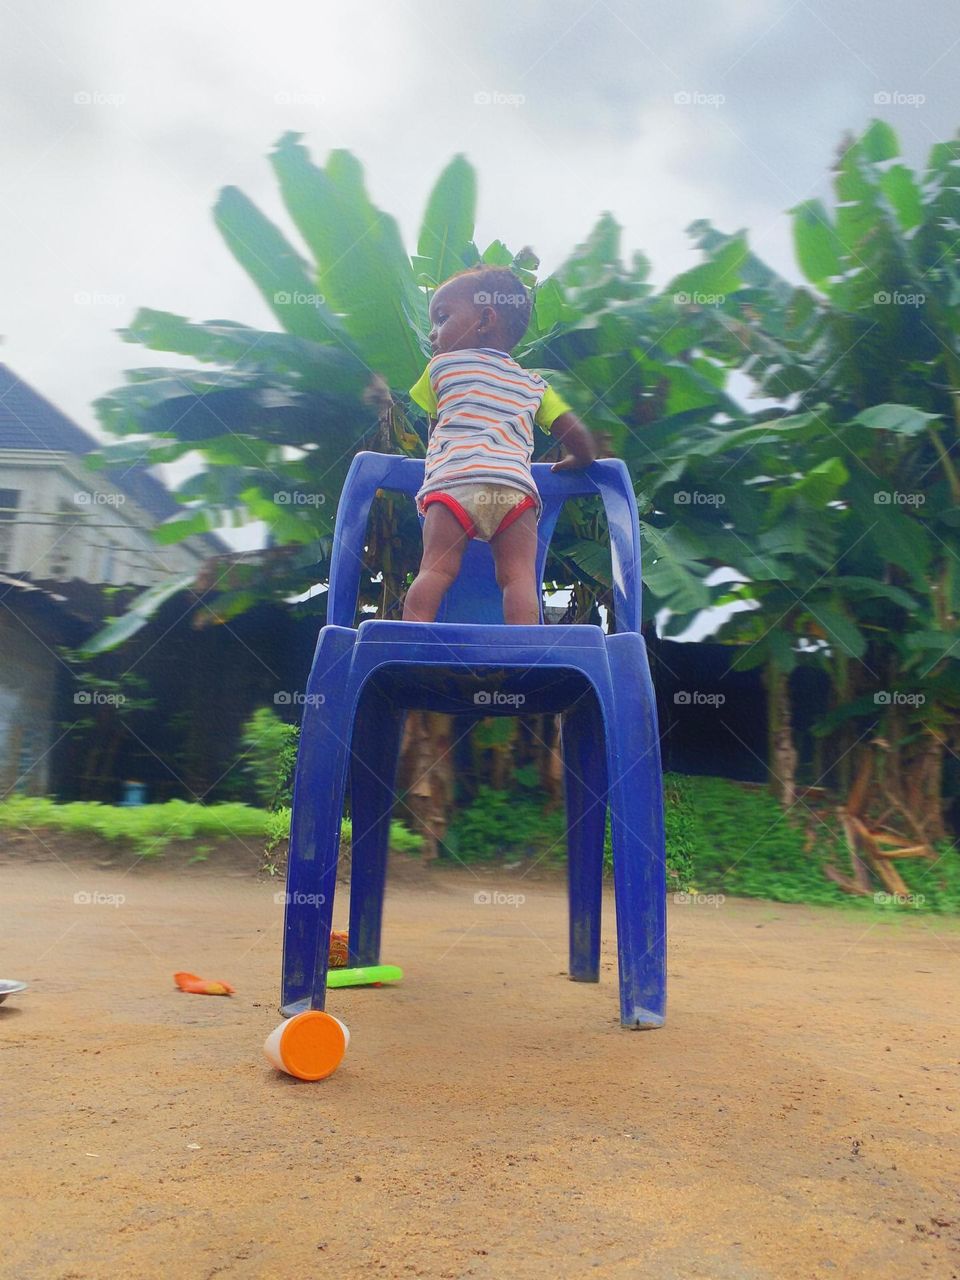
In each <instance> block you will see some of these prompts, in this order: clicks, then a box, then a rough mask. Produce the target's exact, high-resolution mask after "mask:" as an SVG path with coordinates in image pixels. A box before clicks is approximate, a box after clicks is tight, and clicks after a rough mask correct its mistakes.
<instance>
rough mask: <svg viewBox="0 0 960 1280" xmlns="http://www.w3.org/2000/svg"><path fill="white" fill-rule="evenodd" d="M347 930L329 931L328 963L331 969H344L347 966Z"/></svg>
mask: <svg viewBox="0 0 960 1280" xmlns="http://www.w3.org/2000/svg"><path fill="white" fill-rule="evenodd" d="M347 949H348V947H347V931H346V929H344V930H343V931H342V932H341V931H340V930H338V929H333V930H331V932H330V959H329V961H328V964H329V966H330V968H331V969H345V968H346V967H347Z"/></svg>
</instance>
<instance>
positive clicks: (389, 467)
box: [327, 453, 641, 631]
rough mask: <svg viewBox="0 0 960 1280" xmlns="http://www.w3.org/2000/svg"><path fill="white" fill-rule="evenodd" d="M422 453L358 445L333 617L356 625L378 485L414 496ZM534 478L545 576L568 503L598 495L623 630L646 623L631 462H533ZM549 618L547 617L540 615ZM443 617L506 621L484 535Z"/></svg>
mask: <svg viewBox="0 0 960 1280" xmlns="http://www.w3.org/2000/svg"><path fill="white" fill-rule="evenodd" d="M423 466H424V463H423V459H422V458H404V457H400V456H399V455H397V454H390V453H358V454H357V455H356V457H355V458H354V459H353V462H352V464H351V466H350V470H349V471H348V473H347V478H346V481H345V482H344V486H343V491H342V493H341V495H340V503H339V506H338V508H337V522H336V526H335V529H334V535H333V555H332V558H331V568H330V589H329V595H328V598H327V621H328V622H330V623H335V624H337V625H338V626H341V627H352V626H353V624H354V619H355V616H356V611H357V595H358V592H359V588H360V569H361V565H362V562H363V547H364V542H365V539H366V533H367V521H368V518H369V514H370V505H371V503H372V502H373V499H374V496H375V495H376V493H377V490H378V489H389V490H391V491H393V492H398V493H406V494H409V495H410V497H413V496H414V495H415V494H416V493H417V491H418V490H419V488H420V486H421V485H422V484H423ZM533 479H534V483H535V484H536V486H537V489H538V491H539V493H540V499H541V502H542V504H543V511H542V514H541V517H540V524H539V529H538V546H537V575H538V580H539V581H542V580H543V570H544V566H545V564H546V560H547V551H548V550H549V547H550V539H551V538H552V537H553V531H554V529H555V528H556V524H557V518H558V516H559V515H560V511H561V508H562V507H563V504H564V503H565V502H566V501H567V499H569V498H582V497H588V496H590V495H597V496H599V497H600V499H601V501H602V502H603V506H604V510H605V511H606V515H607V525H608V527H609V530H610V558H611V569H612V581H613V592H614V608H615V611H616V617H617V630H618V631H639V630H640V589H641V571H640V530H639V524H638V519H637V503H636V499H635V497H634V493H633V486H632V484H631V483H630V475H629V472H628V471H627V468H626V466H625V465H624V464H623V463H622V462H621V461H620V460H619V459H617V458H605V459H603V460H602V461H600V462H594V463H593V464H592V465H591V466H589V467H587V468H586V469H585V470H584V471H551V469H550V466H549V465H548V464H547V463H542V462H535V463H534V464H533ZM541 620H542V619H541ZM437 621H438V622H474V623H486V624H488V625H497V624H501V623H502V622H503V608H502V601H501V595H500V589H499V588H498V586H497V583H496V578H495V577H494V572H493V555H492V553H491V551H490V547H489V546H488V545H487V544H486V543H484V542H476V541H472V542H470V544H469V545H468V547H467V550H466V553H465V554H464V557H463V564H462V566H461V569H460V574H459V577H458V578H457V581H456V582H455V583H454V585H453V586H452V587H451V589H450V590H449V591H448V592H447V597H446V599H445V601H444V605H443V609H442V612H441V613H440V615H438V618H437Z"/></svg>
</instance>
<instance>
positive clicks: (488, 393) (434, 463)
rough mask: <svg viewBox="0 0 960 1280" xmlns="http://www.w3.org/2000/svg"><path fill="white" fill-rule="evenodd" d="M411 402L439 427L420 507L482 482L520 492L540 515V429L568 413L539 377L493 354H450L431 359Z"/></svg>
mask: <svg viewBox="0 0 960 1280" xmlns="http://www.w3.org/2000/svg"><path fill="white" fill-rule="evenodd" d="M410 395H411V397H412V398H413V399H414V400H415V401H416V403H417V404H418V405H420V407H421V408H422V409H425V410H426V411H427V413H429V414H430V416H431V417H433V418H436V420H437V421H436V426H435V427H434V429H433V432H432V433H431V436H430V443H429V445H428V446H427V461H426V468H425V470H424V478H423V486H422V488H421V489H420V492H419V493H418V494H417V501H418V502H419V501H420V499H421V498H423V497H424V496H425V495H426V494H428V493H438V492H441V491H443V492H445V491H446V490H448V489H450V488H451V487H454V486H456V485H460V484H477V483H478V482H480V483H487V484H504V485H508V486H510V487H512V488H515V489H522V490H523V492H524V493H529V494H530V495H531V496H532V497H533V498H535V499H536V500H537V505H538V508H539V503H540V499H539V495H538V494H537V486H536V485H535V484H534V481H533V473H532V472H531V470H530V458H531V456H532V454H533V427H534V423H536V425H537V426H539V427H542V428H543V429H544V430H545V431H549V429H550V427H551V426H552V425H553V423H554V422H555V420H556V419H557V418H559V417H560V415H561V414H562V413H567V412H568V411H569V408H570V406H569V405H568V404H567V403H566V402H565V401H564V400H562V399H561V397H560V396H558V395H557V393H556V392H555V391H554V390H552V388H551V387H550V386H548V384H547V382H546V381H545V380H544V379H543V378H541V376H540V374H539V373H533V372H532V371H531V370H529V369H523V368H521V367H520V365H518V364H517V362H516V360H514V359H513V358H512V357H511V356H509V355H507V353H506V352H505V351H495V350H493V348H490V347H474V348H470V349H468V350H464V351H446V352H442V353H441V354H440V355H436V356H434V357H433V359H432V360H431V361H430V363H429V364H428V365H427V367H426V369H425V370H424V372H423V374H422V376H421V377H420V379H419V381H418V382H417V383H416V385H415V386H413V387H411V388H410Z"/></svg>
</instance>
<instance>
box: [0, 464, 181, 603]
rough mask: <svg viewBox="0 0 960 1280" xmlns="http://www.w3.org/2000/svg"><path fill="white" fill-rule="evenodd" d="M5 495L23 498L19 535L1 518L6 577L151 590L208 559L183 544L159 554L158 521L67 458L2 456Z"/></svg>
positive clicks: (1, 486) (0, 480) (16, 527)
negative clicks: (10, 491) (8, 491)
mask: <svg viewBox="0 0 960 1280" xmlns="http://www.w3.org/2000/svg"><path fill="white" fill-rule="evenodd" d="M0 489H15V490H18V491H19V494H20V499H19V506H18V509H17V512H16V516H15V518H14V520H13V522H12V525H13V528H12V530H10V529H8V528H5V527H4V526H5V525H7V524H8V523H9V522H8V521H7V520H5V519H4V518H3V516H2V515H0V571H3V572H6V573H11V574H28V575H29V576H30V577H31V578H33V579H35V580H36V579H42V580H47V579H55V580H58V581H63V582H67V581H70V580H71V579H74V578H76V579H80V580H81V581H84V582H91V583H98V584H104V585H112V586H124V585H134V586H145V587H146V586H152V585H153V584H154V583H159V582H163V581H166V580H167V579H168V578H170V577H171V576H172V575H176V574H180V573H186V572H189V571H190V570H191V569H194V568H196V567H197V565H198V564H199V563H200V561H201V560H202V559H203V558H204V553H203V552H202V551H200V552H198V551H197V550H195V549H194V548H193V547H192V546H190V545H187V544H184V543H177V544H175V545H173V546H170V547H161V546H159V545H158V544H157V543H156V542H154V540H153V538H152V537H151V536H150V529H151V528H152V527H153V526H154V525H155V524H156V523H157V522H156V520H155V519H154V518H153V517H152V516H151V515H149V514H148V513H146V512H144V511H142V510H141V509H140V508H139V507H137V505H136V504H135V503H134V502H133V500H132V499H131V498H129V497H128V496H127V495H126V494H125V493H123V491H122V490H119V489H116V488H114V487H113V486H112V485H111V484H110V483H109V482H108V481H107V480H106V479H105V478H104V477H102V476H100V475H94V474H85V473H84V471H83V470H82V469H81V468H80V465H79V464H78V463H77V462H76V460H74V459H72V458H69V457H68V456H67V455H58V454H45V455H39V458H38V455H36V454H32V455H31V454H30V453H28V452H27V451H17V450H0ZM0 505H2V504H0ZM4 550H6V553H7V554H6V557H5V559H6V564H5V565H3V563H2V561H3V559H4V557H3V555H2V552H3V551H4Z"/></svg>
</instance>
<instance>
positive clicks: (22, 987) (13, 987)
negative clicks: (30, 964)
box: [0, 978, 27, 1004]
mask: <svg viewBox="0 0 960 1280" xmlns="http://www.w3.org/2000/svg"><path fill="white" fill-rule="evenodd" d="M26 989H27V984H26V983H25V982H15V981H14V980H13V979H12V978H0V1004H3V1002H4V1000H6V998H7V996H13V995H16V993H17V992H18V991H26Z"/></svg>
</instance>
